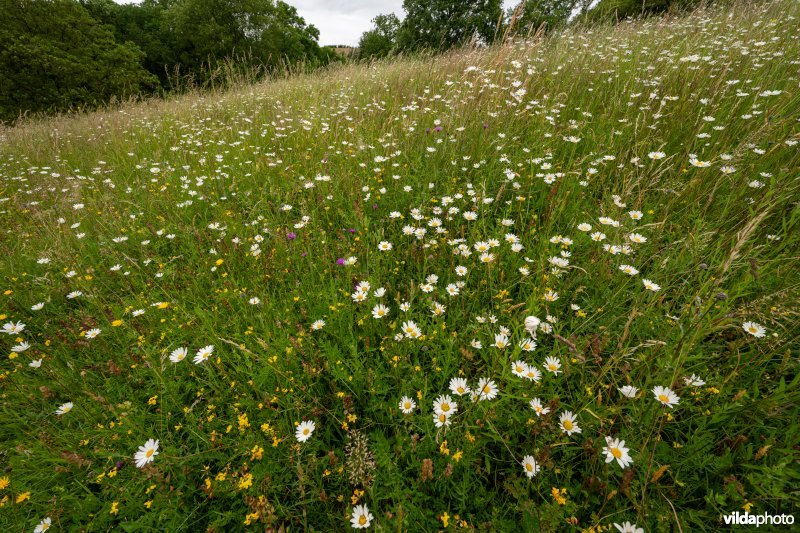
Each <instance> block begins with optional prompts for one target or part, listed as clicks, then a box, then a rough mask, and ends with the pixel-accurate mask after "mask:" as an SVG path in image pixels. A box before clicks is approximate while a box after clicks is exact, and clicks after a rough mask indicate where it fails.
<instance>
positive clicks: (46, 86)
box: [0, 0, 156, 120]
mask: <svg viewBox="0 0 800 533" xmlns="http://www.w3.org/2000/svg"><path fill="white" fill-rule="evenodd" d="M143 57H144V54H143V53H142V51H141V50H140V49H139V48H137V47H136V46H135V45H134V44H132V43H124V44H121V43H118V42H116V41H115V39H114V35H113V33H112V32H111V31H109V30H108V29H107V28H105V27H104V26H102V25H101V24H99V23H98V22H97V21H96V20H95V19H93V18H92V17H91V16H90V15H89V13H88V12H87V11H86V9H84V8H83V6H81V5H80V4H79V3H77V2H74V1H70V0H0V120H13V119H14V118H16V116H17V115H18V114H19V113H20V112H21V111H33V112H40V111H60V110H66V109H69V108H71V107H75V106H95V105H98V104H101V103H103V102H106V101H108V100H109V99H111V98H113V97H126V96H129V95H135V94H139V93H140V92H141V91H142V90H146V89H148V88H151V87H152V86H153V84H154V83H155V81H156V80H155V79H154V78H153V76H151V75H150V74H149V73H148V72H147V71H146V70H145V69H144V68H142V66H141V62H142V59H143Z"/></svg>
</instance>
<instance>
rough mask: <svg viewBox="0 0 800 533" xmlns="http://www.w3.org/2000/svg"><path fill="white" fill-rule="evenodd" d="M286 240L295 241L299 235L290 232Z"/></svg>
mask: <svg viewBox="0 0 800 533" xmlns="http://www.w3.org/2000/svg"><path fill="white" fill-rule="evenodd" d="M286 238H287V239H289V240H290V241H293V240H295V239H296V238H297V233H295V232H293V231H290V232H289V233H287V234H286Z"/></svg>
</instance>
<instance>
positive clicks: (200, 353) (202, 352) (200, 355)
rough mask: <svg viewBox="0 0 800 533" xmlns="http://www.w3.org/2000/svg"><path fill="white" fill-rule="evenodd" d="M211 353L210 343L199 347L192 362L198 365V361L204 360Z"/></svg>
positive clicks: (212, 347) (212, 350) (212, 349)
mask: <svg viewBox="0 0 800 533" xmlns="http://www.w3.org/2000/svg"><path fill="white" fill-rule="evenodd" d="M212 353H214V346H213V345H211V344H209V345H208V346H205V347H203V348H200V349H199V350H197V353H196V354H195V356H194V364H196V365H199V364H200V363H203V362H205V360H206V359H208V358H209V357H211V354H212Z"/></svg>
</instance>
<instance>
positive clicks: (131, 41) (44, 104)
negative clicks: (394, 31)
mask: <svg viewBox="0 0 800 533" xmlns="http://www.w3.org/2000/svg"><path fill="white" fill-rule="evenodd" d="M318 39H319V31H318V30H317V29H316V28H315V27H314V26H312V25H309V24H306V22H305V21H304V20H303V18H302V17H301V16H300V15H299V14H298V13H297V10H296V9H295V8H294V7H292V6H291V5H289V4H287V3H285V2H282V1H280V0H144V2H142V3H141V4H116V3H114V2H113V1H112V0H0V120H3V121H12V120H14V119H15V118H17V117H18V116H19V114H20V113H39V112H53V111H64V110H68V109H75V108H87V107H88V108H91V107H95V106H97V105H99V104H102V103H105V102H108V101H109V100H112V99H114V98H126V97H128V96H134V95H140V94H152V93H158V92H163V91H170V90H174V89H176V88H177V87H181V86H186V85H189V84H191V85H200V86H202V85H204V84H207V83H209V82H211V81H213V79H214V76H215V73H218V72H219V70H220V69H221V68H223V67H225V66H227V65H235V68H237V69H240V70H241V71H242V72H245V71H248V70H249V71H251V72H252V71H253V69H255V70H258V71H261V72H270V71H274V70H282V69H285V68H286V67H287V66H290V65H295V66H296V65H298V64H299V65H302V66H303V68H314V67H317V66H320V65H325V64H327V63H329V62H330V61H332V60H334V59H336V58H337V57H338V56H337V55H336V53H335V52H333V50H332V49H329V48H326V47H321V46H320V45H319V43H318Z"/></svg>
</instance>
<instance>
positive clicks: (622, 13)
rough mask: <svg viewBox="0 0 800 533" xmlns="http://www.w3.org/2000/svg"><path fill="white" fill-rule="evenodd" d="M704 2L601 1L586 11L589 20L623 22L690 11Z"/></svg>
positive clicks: (682, 0) (668, 0) (654, 0)
mask: <svg viewBox="0 0 800 533" xmlns="http://www.w3.org/2000/svg"><path fill="white" fill-rule="evenodd" d="M702 3H703V0H644V1H642V2H639V1H638V0H600V2H599V3H598V4H597V5H596V6H595V7H594V8H593V9H591V10H586V11H584V18H586V19H588V20H594V21H597V20H622V19H626V18H630V17H637V16H642V15H644V16H646V15H657V14H659V13H664V12H665V11H667V10H669V9H672V8H679V9H690V8H692V7H696V6H698V5H701V4H702Z"/></svg>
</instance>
